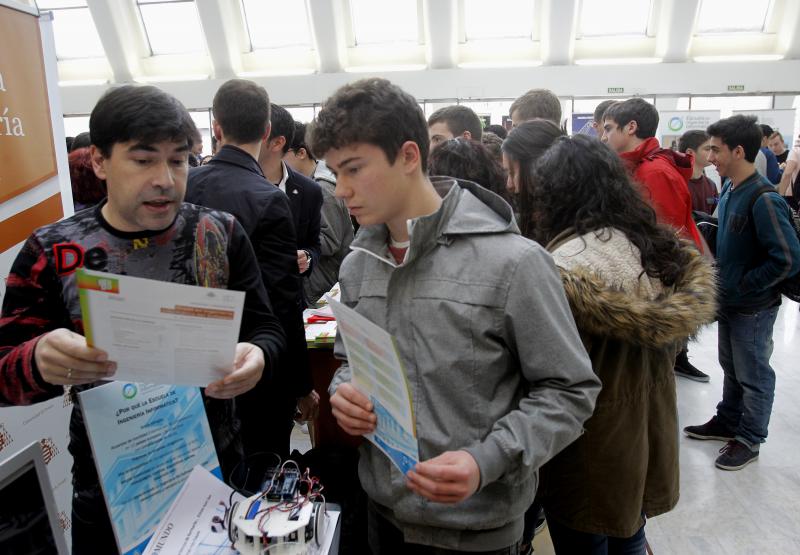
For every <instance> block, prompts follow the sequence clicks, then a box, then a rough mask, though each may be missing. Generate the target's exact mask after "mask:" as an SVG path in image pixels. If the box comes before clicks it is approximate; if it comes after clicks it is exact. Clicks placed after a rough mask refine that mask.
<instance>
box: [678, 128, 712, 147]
mask: <svg viewBox="0 0 800 555" xmlns="http://www.w3.org/2000/svg"><path fill="white" fill-rule="evenodd" d="M710 138H711V137H709V136H708V133H706V132H705V131H703V130H702V129H692V130H691V131H687V132H686V133H684V134H683V135H681V138H680V139H678V152H686V149H688V148H691V149H692V150H694V151H696V150H697V149H698V148H700V145H702V144H703V143H704V142H706V141H707V140H708V139H710Z"/></svg>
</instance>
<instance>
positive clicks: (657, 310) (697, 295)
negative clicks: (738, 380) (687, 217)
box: [548, 232, 716, 346]
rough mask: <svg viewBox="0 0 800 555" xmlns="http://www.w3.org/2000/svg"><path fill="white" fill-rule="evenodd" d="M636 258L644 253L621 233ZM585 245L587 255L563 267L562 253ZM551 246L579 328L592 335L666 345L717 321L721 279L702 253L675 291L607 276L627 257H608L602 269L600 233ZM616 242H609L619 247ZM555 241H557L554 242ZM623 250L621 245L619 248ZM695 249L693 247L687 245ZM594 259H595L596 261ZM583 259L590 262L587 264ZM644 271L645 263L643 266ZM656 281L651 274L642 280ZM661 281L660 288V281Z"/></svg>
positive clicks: (572, 237) (573, 238)
mask: <svg viewBox="0 0 800 555" xmlns="http://www.w3.org/2000/svg"><path fill="white" fill-rule="evenodd" d="M614 237H615V239H616V238H619V237H621V238H622V240H623V241H624V243H625V244H627V245H628V246H629V249H630V250H632V252H633V254H634V255H638V250H636V248H635V247H634V246H633V245H632V244H631V243H630V242H628V241H627V238H625V237H624V235H623V234H621V233H619V232H616V233H614ZM576 240H577V241H581V242H582V243H583V244H584V247H585V248H584V251H585V252H586V253H587V254H586V256H582V255H581V254H576V255H574V256H573V257H572V261H571V262H569V263H563V261H562V260H561V258H560V257H559V251H560V250H562V249H563V248H565V247H567V246H568V245H570V244H572V243H574V242H575V241H576ZM556 242H557V244H553V243H551V245H550V246H548V250H550V251H551V252H553V255H554V258H555V260H556V264H557V265H558V266H559V270H560V272H561V277H562V281H563V284H564V291H565V293H566V296H567V299H568V301H569V304H570V308H571V309H572V313H573V316H574V318H575V321H576V323H577V325H578V328H579V329H581V330H583V331H585V332H587V333H589V334H592V335H605V336H610V337H614V338H616V339H620V340H623V341H628V342H631V343H636V344H642V345H652V346H662V345H666V344H669V343H673V342H676V341H680V340H683V339H685V338H687V337H690V336H692V335H694V334H695V333H697V331H698V329H699V328H700V327H701V326H703V325H704V324H708V323H710V322H712V321H714V317H715V312H716V300H715V298H716V280H715V275H714V270H713V268H712V266H711V264H709V263H708V261H707V260H706V259H704V258H703V257H702V255H701V254H700V253H698V252H697V251H695V249H691V250H692V258H691V261H690V263H689V266H688V268H687V269H686V273H685V274H684V277H683V279H682V280H681V281H680V282H679V283H676V284H675V285H674V286H673V287H670V288H666V287H658V288H657V294H652V292H653V291H654V290H653V288H651V287H635V288H632V287H630V284H627V286H626V284H625V283H623V282H620V281H619V280H617V279H613V277H612V276H609V275H608V274H607V273H604V272H603V267H605V266H607V265H611V266H612V267H613V266H614V265H615V263H616V261H615V260H614V259H615V258H616V259H619V258H620V257H625V253H622V252H620V251H622V250H624V249H619V248H618V249H617V250H616V252H614V253H611V254H610V255H609V253H604V254H606V258H605V260H606V262H605V264H604V265H603V266H602V267H597V266H596V265H595V264H593V262H594V260H596V256H595V257H592V255H591V253H592V252H593V250H594V251H595V255H596V254H597V253H596V249H595V247H596V246H597V245H599V244H601V242H599V241H598V239H597V237H596V234H595V233H594V232H593V233H590V234H587V235H585V236H583V237H576V236H575V235H572V236H571V237H570V238H568V239H567V240H566V241H563V240H562V241H558V239H556ZM615 242H616V241H606V242H603V243H605V244H608V245H610V246H614V243H615ZM554 243H555V242H554ZM617 246H618V245H617ZM685 248H691V247H685ZM593 258H594V260H593ZM582 259H584V261H585V262H586V263H582ZM638 271H639V272H640V273H641V264H639V266H638ZM639 279H640V281H641V280H642V279H644V280H646V281H651V278H648V277H647V276H646V275H645V276H642V277H640V278H639ZM652 281H656V282H657V283H658V285H660V282H658V281H657V280H652Z"/></svg>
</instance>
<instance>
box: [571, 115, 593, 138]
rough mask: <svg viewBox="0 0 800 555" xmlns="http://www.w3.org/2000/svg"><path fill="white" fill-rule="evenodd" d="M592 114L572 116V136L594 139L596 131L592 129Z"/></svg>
mask: <svg viewBox="0 0 800 555" xmlns="http://www.w3.org/2000/svg"><path fill="white" fill-rule="evenodd" d="M592 122H594V114H572V134H573V135H589V136H590V137H596V136H597V131H595V129H594V127H592Z"/></svg>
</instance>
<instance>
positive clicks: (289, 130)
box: [269, 104, 294, 154]
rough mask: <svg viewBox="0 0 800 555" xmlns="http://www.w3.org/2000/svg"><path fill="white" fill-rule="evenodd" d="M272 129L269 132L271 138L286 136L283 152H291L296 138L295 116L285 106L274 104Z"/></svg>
mask: <svg viewBox="0 0 800 555" xmlns="http://www.w3.org/2000/svg"><path fill="white" fill-rule="evenodd" d="M270 121H272V130H271V131H270V132H269V140H270V141H271V140H272V139H275V138H277V137H284V138H285V139H286V143H284V145H283V154H286V153H287V152H289V149H290V148H291V146H292V141H293V140H294V118H293V117H292V114H290V113H289V111H288V110H287V109H286V108H284V107H283V106H278V105H277V104H273V105H272V118H271V120H270Z"/></svg>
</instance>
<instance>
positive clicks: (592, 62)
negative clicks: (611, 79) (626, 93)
mask: <svg viewBox="0 0 800 555" xmlns="http://www.w3.org/2000/svg"><path fill="white" fill-rule="evenodd" d="M661 61H662V58H581V59H579V60H575V65H578V66H615V65H638V64H660V63H661Z"/></svg>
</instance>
